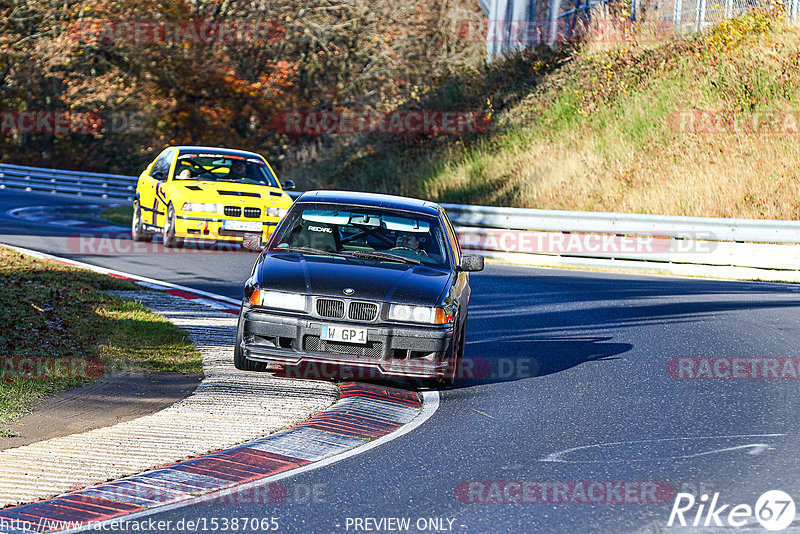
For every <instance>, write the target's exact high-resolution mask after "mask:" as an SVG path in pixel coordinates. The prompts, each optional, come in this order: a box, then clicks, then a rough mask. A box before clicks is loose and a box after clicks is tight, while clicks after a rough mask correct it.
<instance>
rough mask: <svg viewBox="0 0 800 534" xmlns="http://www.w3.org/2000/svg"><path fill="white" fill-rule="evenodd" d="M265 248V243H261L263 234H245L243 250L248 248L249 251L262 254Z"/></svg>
mask: <svg viewBox="0 0 800 534" xmlns="http://www.w3.org/2000/svg"><path fill="white" fill-rule="evenodd" d="M263 247H264V243H262V241H261V234H250V233H247V234H244V236H243V237H242V248H246V249H247V250H255V251H256V252H260V251H261V249H262V248H263Z"/></svg>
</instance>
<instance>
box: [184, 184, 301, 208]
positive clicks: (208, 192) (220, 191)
mask: <svg viewBox="0 0 800 534" xmlns="http://www.w3.org/2000/svg"><path fill="white" fill-rule="evenodd" d="M173 183H174V184H175V185H176V186H177V187H178V188H179V191H180V192H181V193H183V194H184V195H185V196H191V197H193V198H198V197H202V199H203V200H204V201H207V202H215V203H217V204H238V203H239V201H245V202H247V201H255V202H257V203H258V202H264V203H265V204H267V205H268V206H273V205H275V204H277V203H279V202H280V203H285V202H286V201H288V202H289V203H291V202H292V199H291V197H289V195H287V194H286V193H285V192H284V191H283V190H281V189H279V188H276V187H269V186H266V185H256V184H246V183H233V182H215V181H210V180H208V181H203V180H199V181H193V180H174V181H173ZM259 198H260V199H261V201H259V200H257V199H259Z"/></svg>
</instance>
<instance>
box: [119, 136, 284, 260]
mask: <svg viewBox="0 0 800 534" xmlns="http://www.w3.org/2000/svg"><path fill="white" fill-rule="evenodd" d="M292 188H294V183H293V182H292V181H291V180H286V181H285V182H284V183H283V186H281V183H280V182H279V181H278V178H277V177H276V176H275V172H274V171H273V170H272V167H270V165H269V163H268V162H267V160H266V159H264V157H263V156H261V155H259V154H256V153H254V152H247V151H244V150H233V149H228V148H211V147H199V146H175V147H168V148H166V149H164V151H163V152H161V154H159V156H158V157H157V158H156V159H155V160H154V161H153V162H152V163H151V164H150V165H148V166H147V168H146V169H145V170H144V171H143V172H142V174H141V175H140V176H139V181H138V183H137V185H136V196H135V199H134V201H133V221H132V227H131V234H132V236H133V240H134V241H151V240H152V239H153V236H154V235H156V234H160V235H161V236H162V239H163V241H164V245H165V246H167V247H179V246H182V245H183V244H184V240H186V239H190V240H202V241H214V242H233V243H236V242H242V240H243V239H247V240H248V241H250V242H252V240H253V239H255V240H260V241H262V242H265V241H266V240H267V238H268V237H269V236H270V234H272V231H273V230H274V229H275V226H276V225H277V224H278V221H280V220H281V218H282V217H283V216H284V215H285V214H286V211H287V209H288V208H289V206H291V204H292V199H291V198H290V197H289V195H287V194H286V192H285V191H284V189H292Z"/></svg>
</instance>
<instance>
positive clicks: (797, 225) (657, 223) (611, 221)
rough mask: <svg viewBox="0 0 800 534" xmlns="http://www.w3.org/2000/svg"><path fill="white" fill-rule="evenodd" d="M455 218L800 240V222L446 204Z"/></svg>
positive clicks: (511, 225) (492, 224) (523, 226)
mask: <svg viewBox="0 0 800 534" xmlns="http://www.w3.org/2000/svg"><path fill="white" fill-rule="evenodd" d="M442 206H443V207H444V208H445V209H446V210H447V214H448V215H449V216H450V218H451V219H452V220H453V222H454V223H456V224H460V225H463V226H473V227H481V228H508V229H516V230H539V231H553V232H582V233H593V234H616V235H646V236H659V237H672V238H676V239H702V240H707V241H740V242H745V241H751V242H755V243H800V222H798V221H773V220H758V219H719V218H713V217H683V216H672V215H643V214H636V213H601V212H591V211H556V210H538V209H525V208H499V207H489V206H464V205H460V204H442Z"/></svg>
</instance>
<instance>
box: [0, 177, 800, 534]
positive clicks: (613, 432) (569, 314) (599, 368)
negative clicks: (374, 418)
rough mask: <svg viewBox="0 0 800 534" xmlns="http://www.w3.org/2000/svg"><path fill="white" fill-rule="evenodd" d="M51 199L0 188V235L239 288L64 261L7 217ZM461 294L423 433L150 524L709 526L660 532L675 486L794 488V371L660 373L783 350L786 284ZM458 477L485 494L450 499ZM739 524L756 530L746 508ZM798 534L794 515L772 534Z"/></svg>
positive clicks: (486, 282)
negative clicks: (254, 495)
mask: <svg viewBox="0 0 800 534" xmlns="http://www.w3.org/2000/svg"><path fill="white" fill-rule="evenodd" d="M64 204H71V205H74V204H75V201H74V199H68V200H65V199H64V198H57V197H55V196H49V195H34V194H30V193H9V192H8V190H6V191H3V192H0V240H2V241H3V242H7V243H10V244H15V245H19V246H24V247H27V248H31V249H35V250H40V251H43V252H47V253H50V254H55V255H59V256H65V257H69V258H72V259H76V260H80V261H85V262H88V263H92V264H96V265H100V266H103V267H108V268H112V269H118V270H122V271H127V272H131V273H134V274H138V275H141V276H147V277H153V278H158V279H161V280H164V281H167V282H172V283H177V284H181V285H186V286H190V287H194V288H197V289H202V290H206V291H213V292H215V293H219V294H222V295H226V296H229V297H232V298H240V297H241V285H242V282H243V281H244V279H245V278H247V277H248V276H249V273H250V268H251V267H252V263H253V261H254V259H255V254H252V253H249V252H224V253H218V252H211V253H209V252H204V251H194V252H191V253H184V254H177V253H163V252H162V251H163V249H160V244H154V245H153V248H152V251H153V252H152V253H150V254H113V253H112V254H106V253H99V254H98V253H94V254H91V253H81V250H80V248H79V247H76V246H75V240H74V238H75V237H76V235H75V234H76V233H77V231H76V230H75V229H74V228H72V229H69V228H56V227H54V226H52V225H39V224H36V223H33V222H30V221H22V220H19V219H14V218H11V217H8V216H7V215H6V212H7V211H8V210H9V209H12V208H14V207H21V206H45V205H51V206H61V205H64ZM86 204H96V201H93V200H88V201H86ZM87 233H88V234H91V233H92V232H91V231H87ZM70 236H72V237H73V240H72V241H70V240H69V237H70ZM472 286H473V297H472V302H471V304H470V314H469V326H468V336H467V345H466V354H465V359H466V360H467V361H469V362H471V364H472V369H473V370H474V372H473V377H472V378H466V379H463V380H460V381H459V382H458V383H457V385H456V387H455V388H453V389H451V390H447V391H444V392H443V393H442V397H441V404H440V407H439V410H438V411H437V412H436V413H435V414H434V415H433V416H432V417H431V419H430V420H428V421H427V422H426V423H425V424H424V425H422V426H421V427H419V428H417V429H416V430H414V431H413V432H411V433H409V434H407V435H404V436H402V437H400V438H398V439H396V440H394V441H391V442H389V443H386V444H385V445H383V446H381V447H377V448H374V449H372V450H369V451H368V452H365V453H363V454H360V455H357V456H354V457H352V458H348V459H345V460H343V461H341V462H338V463H335V464H332V465H328V466H325V467H322V468H319V469H316V470H312V471H308V472H305V473H301V474H298V475H295V476H293V477H291V478H289V479H287V480H285V481H284V484H285V485H286V486H287V488H288V494H287V495H288V497H287V499H286V500H285V501H283V502H282V503H280V504H277V505H271V506H267V505H263V504H251V503H236V502H216V503H205V504H202V503H201V504H195V505H193V506H191V507H188V508H177V509H172V510H168V511H163V512H160V513H156V514H154V515H153V516H151V519H154V520H156V521H158V520H163V521H167V520H169V521H172V523H171V528H170V529H169V530H173V531H179V530H180V529H179V528H177V526H178V521H181V520H183V521H184V523H183V524H182V525H183V526H184V528H183V531H191V530H201V528H192V529H189V528H186V526H187V523H186V521H187V520H193V521H198V520H201V521H202V520H205V521H206V522H208V521H209V520H210V519H211V518H217V520H218V521H219V520H221V519H222V518H228V519H230V518H234V517H239V518H245V517H248V518H263V517H274V518H276V520H277V525H278V526H279V531H281V532H346V531H347V532H349V531H366V528H365V526H371V527H375V526H379V525H383V526H387V523H385V522H384V523H365V521H364V520H365V518H373V519H375V520H378V521H380V520H381V519H388V518H409V519H410V528H409V531H412V532H417V531H426V532H432V531H434V530H435V528H431V527H437V526H439V527H441V528H439V529H438V530H439V531H452V532H696V531H703V532H705V531H708V532H711V531H712V530H708V529H704V528H703V527H691V526H690V527H687V528H685V529H683V528H679V527H676V526H672V527H668V526H667V520H668V518H669V515H670V509H671V507H672V503H673V497H674V493H676V492H681V491H683V492H688V493H692V494H694V495H695V496H696V497H697V498H698V499H699V498H700V496H701V495H702V494H703V493H705V494H707V495H709V496H711V495H713V494H714V493H719V502H720V503H725V504H732V505H733V504H740V503H746V504H749V505H750V506H753V505H754V504H755V502H756V500H757V499H758V497H759V496H760V495H761V494H762V493H764V492H765V491H767V490H773V489H780V490H783V491H785V492H787V493H789V494H790V495H792V496H793V497H794V498H795V501H798V498H800V487H798V486H799V484H798V481H800V476H799V475H800V464H799V463H798V462H797V457H798V452H800V438H799V436H800V432H799V429H798V426H800V418H798V416H797V415H796V405H797V402H798V392H799V391H800V389H799V388H798V381H797V380H796V379H791V378H789V379H758V378H754V379H747V378H741V379H732V380H713V379H676V378H672V377H671V376H670V374H669V373H668V371H667V365H668V362H669V361H670V359H671V358H679V357H681V358H684V357H685V358H689V357H695V358H714V357H716V358H721V357H725V358H775V357H782V358H787V357H792V358H800V344H798V340H799V339H800V335H799V334H798V332H800V328H798V327H800V314H798V306H800V292H798V287H796V286H792V285H787V284H762V283H750V282H726V281H709V280H702V279H681V278H668V277H653V276H636V275H623V274H609V273H594V272H582V271H559V270H547V269H532V268H524V267H510V266H498V265H490V266H487V269H486V270H485V271H484V272H483V273H480V274H477V275H474V276H473V277H472ZM795 361H796V360H795ZM491 481H520V482H521V481H528V482H534V483H544V487H545V488H550V489H551V490H552V486H548V485H547V484H548V483H554V482H564V483H567V484H568V487H569V488H574V487H575V486H576V485H577V486H581V487H588V486H589V485H590V484H591V483H592V482H594V481H600V482H614V481H616V482H624V481H627V482H630V483H634V484H633V485H632V484H629V486H630V487H633V488H635V487H639V488H641V484H639V486H635V483H637V482H638V483H642V482H645V483H647V482H654V483H656V484H658V487H660V488H661V487H669V488H671V492H672V493H670V494H669V495H667V496H666V497H664V496H663V495H661V494H659V495H661V498H659V499H656V500H658V501H661V502H646V503H637V502H633V501H634V500H635V499H634V497H635V495H633V494H631V495H630V496H629V498H624V497H623V498H622V499H621V500H624V501H627V502H623V503H619V502H613V503H606V502H553V501H554V500H558V501H563V500H564V499H563V495H561V497H558V498H555V499H554V497H557V496H555V495H554V494H553V493H552V491H549V492H547V493H548V497H546V498H545V499H544V501H546V502H532V503H487V504H482V503H475V502H471V500H474V499H475V498H476V496H477V497H478V498H483V497H486V491H488V489H489V488H492V485H491ZM470 482H472V483H473V486H468V485H469V484H470ZM474 484H483V486H476V485H474ZM607 486H608V485H606V486H604V487H607ZM612 486H613V484H612ZM465 487H472V488H473V489H475V488H481V487H483V488H485V490H486V491H483V493H481V491H479V489H475V492H473V493H472V494H470V493H468V492H459V491H457V490H458V488H462V489H463V488H465ZM495 487H505V486H497V485H495ZM539 487H541V486H539ZM617 489H619V487H618V486H617ZM634 493H635V491H634ZM607 495H608V497H609V498H610V499H612V500H614V499H615V496H616V495H617V493H616V492H615V491H611V492H609V493H608V494H607ZM495 497H496V496H495ZM509 497H513V492H512V494H510V495H509ZM572 497H573V498H572V499H571V500H573V501H576V499H575V498H574V494H573V495H572ZM500 500H503V498H502V496H501V497H500ZM567 500H570V499H567ZM464 501H467V502H464ZM577 501H580V499H577ZM729 509H730V507H729ZM696 511H697V507H696V506H695V507H694V508H693V509H692V510H691V513H689V512H687V513H686V519H687V521H689V522H691V521H693V520H694V517H695V512H696ZM726 513H727V512H726ZM428 518H432V519H433V518H439V519H440V520H441V523H438V522H437V523H434V522H429V521H427V519H428ZM726 518H727V516H726V515H725V514H723V515H722V516H721V519H722V520H723V521H724V520H726ZM420 520H421V521H422V522H421V523H418V521H420ZM703 520H705V515H703ZM747 524H748V525H750V526H752V528H753V530H754V531H761V526H760V525H759V524H758V523H757V522H755V519H754V518H752V517H751V518H749V519H748V520H747ZM711 525H712V526H713V522H712V523H711ZM194 526H195V527H198V526H199V524H197V523H195V525H194ZM395 526H396V525H395ZM418 526H423V527H425V528H424V529H422V530H419V529H417V527H418ZM448 529H449V530H448ZM247 530H249V529H247ZM395 530H397V529H395ZM734 530H735V529H734ZM741 530H745V529H741ZM373 531H374V530H373ZM384 531H386V530H384ZM797 531H800V523H799V522H797V521H796V522H795V523H794V524H793V526H791V527H790V528H789V529H787V530H785V531H784V532H797Z"/></svg>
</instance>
